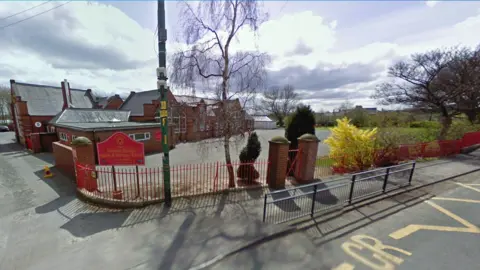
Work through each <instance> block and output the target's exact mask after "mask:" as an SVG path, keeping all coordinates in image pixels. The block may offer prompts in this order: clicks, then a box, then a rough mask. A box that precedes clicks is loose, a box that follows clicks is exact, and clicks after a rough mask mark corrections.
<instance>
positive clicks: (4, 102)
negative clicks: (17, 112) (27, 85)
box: [0, 86, 11, 123]
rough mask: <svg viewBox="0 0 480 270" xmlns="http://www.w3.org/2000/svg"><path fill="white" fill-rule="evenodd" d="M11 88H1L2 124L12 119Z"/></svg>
mask: <svg viewBox="0 0 480 270" xmlns="http://www.w3.org/2000/svg"><path fill="white" fill-rule="evenodd" d="M10 100H11V95H10V88H9V87H7V86H0V121H1V122H2V123H4V122H6V120H8V119H10V108H9V106H10Z"/></svg>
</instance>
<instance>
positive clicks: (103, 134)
mask: <svg viewBox="0 0 480 270" xmlns="http://www.w3.org/2000/svg"><path fill="white" fill-rule="evenodd" d="M56 131H57V134H58V138H59V139H60V142H61V143H62V144H64V145H70V143H71V142H72V135H74V136H77V137H80V136H83V137H87V138H88V139H90V140H91V141H92V142H94V143H97V142H102V141H104V140H106V139H107V138H108V137H110V136H111V135H112V134H113V133H115V132H123V133H125V134H127V135H130V134H135V133H145V132H149V133H150V140H145V141H140V142H142V143H143V144H144V147H145V154H150V153H159V152H162V144H161V142H159V141H157V140H156V138H155V133H156V132H161V129H160V128H143V129H128V130H115V131H96V132H95V134H94V133H93V131H76V130H70V129H66V128H60V127H58V128H57V129H56ZM60 133H65V134H66V135H67V140H66V141H63V140H61V136H60ZM172 135H173V129H170V135H169V137H170V139H169V145H171V146H175V144H176V140H175V138H174V137H173V136H172ZM95 151H96V149H95Z"/></svg>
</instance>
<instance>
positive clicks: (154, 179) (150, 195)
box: [77, 160, 268, 202]
mask: <svg viewBox="0 0 480 270" xmlns="http://www.w3.org/2000/svg"><path fill="white" fill-rule="evenodd" d="M228 166H232V167H233V169H234V179H233V181H234V183H235V188H244V187H252V186H257V187H259V186H264V185H266V177H267V169H268V161H266V160H260V161H255V162H253V163H240V162H233V163H232V164H231V165H226V164H225V163H222V162H213V163H202V164H186V165H175V166H171V168H170V186H171V192H172V196H173V197H183V196H195V195H202V194H208V193H216V192H221V191H224V190H232V189H235V188H230V187H229V184H230V178H229V174H228ZM92 176H93V177H92ZM77 187H78V188H79V189H81V190H82V191H83V192H87V193H88V195H90V196H95V197H98V198H102V199H111V200H113V199H115V200H123V201H129V202H132V201H139V202H142V201H154V200H162V199H163V198H164V197H163V196H164V182H163V171H162V167H153V168H151V167H145V166H96V167H95V168H89V167H88V166H84V165H81V164H77Z"/></svg>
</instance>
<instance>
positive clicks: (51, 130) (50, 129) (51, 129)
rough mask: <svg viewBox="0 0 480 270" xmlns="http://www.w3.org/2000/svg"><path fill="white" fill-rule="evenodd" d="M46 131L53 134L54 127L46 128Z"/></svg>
mask: <svg viewBox="0 0 480 270" xmlns="http://www.w3.org/2000/svg"><path fill="white" fill-rule="evenodd" d="M47 131H48V132H55V127H52V126H48V127H47Z"/></svg>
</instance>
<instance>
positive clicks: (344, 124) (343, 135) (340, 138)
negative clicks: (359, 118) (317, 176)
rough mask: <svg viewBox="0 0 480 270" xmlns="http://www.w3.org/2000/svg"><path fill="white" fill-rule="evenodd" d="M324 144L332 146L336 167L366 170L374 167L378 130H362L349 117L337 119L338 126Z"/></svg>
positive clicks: (332, 155)
mask: <svg viewBox="0 0 480 270" xmlns="http://www.w3.org/2000/svg"><path fill="white" fill-rule="evenodd" d="M330 130H331V132H332V134H331V135H330V136H329V137H328V138H327V139H325V141H324V143H326V144H327V145H328V146H330V154H329V156H330V158H331V159H332V160H334V164H333V166H334V167H337V168H343V169H346V170H348V171H354V170H364V169H368V168H370V167H371V166H372V165H373V162H374V153H375V137H376V134H377V129H376V128H374V129H371V130H361V129H359V128H357V127H355V126H354V125H352V124H351V123H350V120H349V119H348V118H347V117H344V118H343V119H337V126H336V127H334V128H331V129H330Z"/></svg>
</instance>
